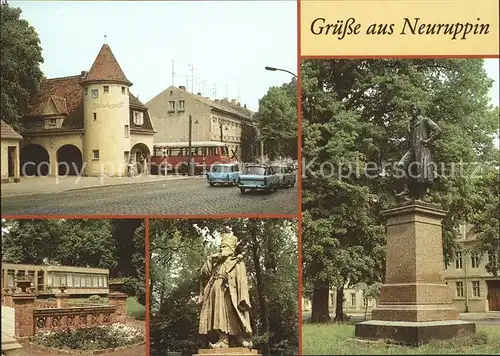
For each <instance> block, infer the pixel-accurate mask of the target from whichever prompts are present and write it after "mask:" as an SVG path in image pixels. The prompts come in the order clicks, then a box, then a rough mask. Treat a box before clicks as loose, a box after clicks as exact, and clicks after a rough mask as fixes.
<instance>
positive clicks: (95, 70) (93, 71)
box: [80, 44, 132, 86]
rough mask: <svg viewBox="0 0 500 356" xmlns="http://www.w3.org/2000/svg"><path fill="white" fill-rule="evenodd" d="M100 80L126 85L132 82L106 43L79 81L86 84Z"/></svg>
mask: <svg viewBox="0 0 500 356" xmlns="http://www.w3.org/2000/svg"><path fill="white" fill-rule="evenodd" d="M101 81H104V82H115V83H122V84H125V85H128V86H130V85H132V82H130V81H129V80H128V79H127V77H126V76H125V74H124V73H123V71H122V69H121V67H120V65H119V64H118V61H117V60H116V58H115V56H114V54H113V52H112V51H111V48H110V47H109V46H108V45H107V44H104V45H103V46H102V47H101V50H100V51H99V54H98V55H97V57H96V59H95V61H94V64H92V67H91V68H90V70H89V72H88V73H87V75H86V76H85V78H83V79H82V81H81V82H80V83H81V84H87V83H90V82H101Z"/></svg>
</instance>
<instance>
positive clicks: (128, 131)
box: [125, 125, 130, 138]
mask: <svg viewBox="0 0 500 356" xmlns="http://www.w3.org/2000/svg"><path fill="white" fill-rule="evenodd" d="M129 137H130V128H129V126H128V125H125V138H129Z"/></svg>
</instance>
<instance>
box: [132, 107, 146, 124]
mask: <svg viewBox="0 0 500 356" xmlns="http://www.w3.org/2000/svg"><path fill="white" fill-rule="evenodd" d="M143 123H144V116H143V113H142V112H139V111H134V124H135V125H137V126H141V125H142V124H143Z"/></svg>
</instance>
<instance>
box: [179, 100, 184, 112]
mask: <svg viewBox="0 0 500 356" xmlns="http://www.w3.org/2000/svg"><path fill="white" fill-rule="evenodd" d="M184 105H185V103H184V100H179V111H184Z"/></svg>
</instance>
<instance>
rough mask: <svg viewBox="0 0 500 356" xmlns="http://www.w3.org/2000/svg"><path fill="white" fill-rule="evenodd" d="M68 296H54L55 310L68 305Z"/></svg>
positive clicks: (61, 294) (64, 294)
mask: <svg viewBox="0 0 500 356" xmlns="http://www.w3.org/2000/svg"><path fill="white" fill-rule="evenodd" d="M68 298H69V295H68V294H66V293H59V294H57V295H56V306H57V308H64V307H65V306H66V305H67V304H68Z"/></svg>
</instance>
